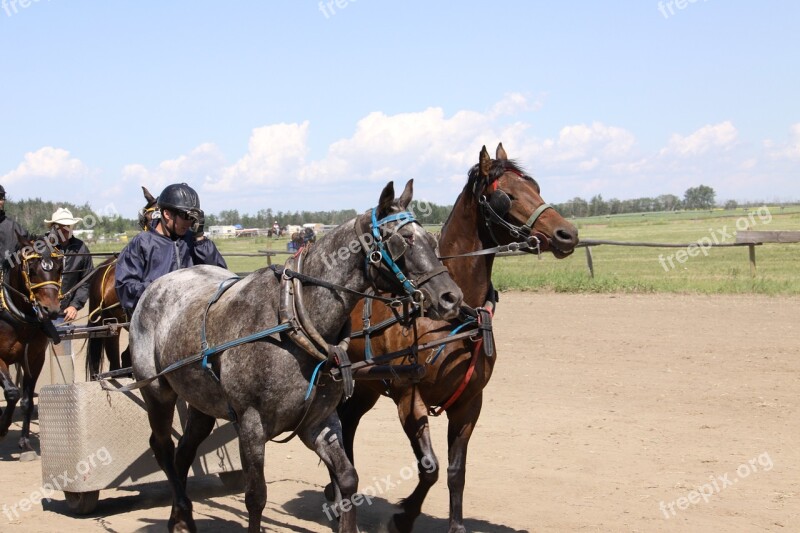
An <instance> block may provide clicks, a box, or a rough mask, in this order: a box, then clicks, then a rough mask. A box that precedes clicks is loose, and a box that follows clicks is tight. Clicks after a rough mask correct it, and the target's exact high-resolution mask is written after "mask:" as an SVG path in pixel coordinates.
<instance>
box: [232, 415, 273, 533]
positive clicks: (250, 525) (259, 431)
mask: <svg viewBox="0 0 800 533" xmlns="http://www.w3.org/2000/svg"><path fill="white" fill-rule="evenodd" d="M266 442H267V437H266V432H265V431H264V424H263V422H262V420H261V414H260V413H259V412H258V411H257V410H256V409H254V408H252V407H251V408H248V409H247V410H246V411H245V412H244V414H243V415H242V416H240V417H239V451H240V452H241V460H242V469H243V470H244V473H245V477H246V479H247V487H246V488H245V493H244V504H245V506H246V507H247V515H248V516H247V531H248V532H249V533H259V531H261V517H262V515H263V514H264V507H265V506H266V505H267V483H266V480H265V479H264V444H266Z"/></svg>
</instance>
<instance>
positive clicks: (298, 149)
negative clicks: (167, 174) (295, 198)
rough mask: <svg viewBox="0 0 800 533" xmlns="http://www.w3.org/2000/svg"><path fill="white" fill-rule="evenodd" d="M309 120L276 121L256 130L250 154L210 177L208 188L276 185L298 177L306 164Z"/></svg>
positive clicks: (249, 149)
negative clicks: (216, 175) (217, 174)
mask: <svg viewBox="0 0 800 533" xmlns="http://www.w3.org/2000/svg"><path fill="white" fill-rule="evenodd" d="M308 127H309V122H308V121H305V122H303V123H302V124H286V123H281V124H273V125H269V126H263V127H260V128H256V129H254V130H253V132H252V134H251V135H250V141H249V143H248V151H247V154H245V155H244V157H242V158H241V159H240V160H239V161H237V162H236V163H235V164H234V165H232V166H230V167H228V168H226V169H225V170H224V171H223V172H222V175H221V176H220V177H216V178H215V177H212V176H210V177H208V178H207V179H206V187H207V188H208V189H209V190H215V191H229V190H232V189H233V188H234V187H240V186H260V187H263V186H277V185H281V184H283V183H285V182H286V181H291V180H293V179H295V178H296V176H297V175H298V174H299V173H300V171H301V170H302V169H303V167H304V166H305V165H306V156H307V154H308Z"/></svg>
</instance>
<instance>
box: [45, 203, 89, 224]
mask: <svg viewBox="0 0 800 533" xmlns="http://www.w3.org/2000/svg"><path fill="white" fill-rule="evenodd" d="M81 220H83V219H82V218H75V217H74V216H72V211H70V210H69V209H67V208H65V207H59V208H58V209H56V212H55V213H53V218H52V220H45V221H44V223H45V224H60V225H62V226H72V225H73V224H77V223H78V222H80V221H81Z"/></svg>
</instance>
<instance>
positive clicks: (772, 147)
mask: <svg viewBox="0 0 800 533" xmlns="http://www.w3.org/2000/svg"><path fill="white" fill-rule="evenodd" d="M764 148H765V149H766V151H767V154H768V155H769V156H770V157H772V158H776V159H783V158H785V159H798V158H800V122H798V123H797V124H792V126H791V128H790V132H789V140H788V141H787V142H786V143H776V142H775V141H772V140H766V141H764Z"/></svg>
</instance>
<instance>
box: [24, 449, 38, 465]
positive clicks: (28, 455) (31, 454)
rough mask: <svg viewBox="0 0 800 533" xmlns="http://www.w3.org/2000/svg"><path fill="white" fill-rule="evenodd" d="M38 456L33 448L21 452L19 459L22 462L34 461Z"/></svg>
mask: <svg viewBox="0 0 800 533" xmlns="http://www.w3.org/2000/svg"><path fill="white" fill-rule="evenodd" d="M38 458H39V456H38V455H37V454H36V452H35V451H33V450H28V451H26V452H22V453H21V454H19V460H20V462H22V463H27V462H29V461H36V460H37V459H38Z"/></svg>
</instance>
